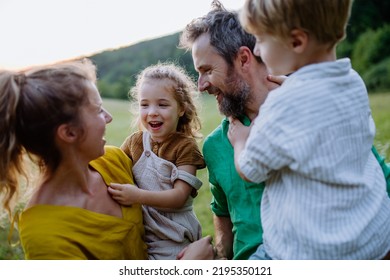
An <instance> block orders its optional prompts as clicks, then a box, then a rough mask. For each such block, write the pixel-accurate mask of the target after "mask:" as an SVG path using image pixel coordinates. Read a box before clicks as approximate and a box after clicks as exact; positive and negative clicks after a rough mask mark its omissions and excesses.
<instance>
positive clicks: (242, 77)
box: [180, 1, 277, 259]
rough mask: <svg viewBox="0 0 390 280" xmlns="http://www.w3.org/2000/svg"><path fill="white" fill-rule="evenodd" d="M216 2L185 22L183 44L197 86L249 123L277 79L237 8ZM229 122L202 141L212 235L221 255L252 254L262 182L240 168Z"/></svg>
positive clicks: (259, 233) (257, 232)
mask: <svg viewBox="0 0 390 280" xmlns="http://www.w3.org/2000/svg"><path fill="white" fill-rule="evenodd" d="M212 5H213V9H212V10H211V11H210V12H209V13H208V14H207V15H205V16H204V17H201V18H198V19H195V20H193V21H192V22H191V23H190V24H188V25H187V27H186V28H185V30H184V32H183V34H182V36H181V39H180V46H181V47H182V48H186V49H190V50H192V57H193V61H194V67H195V69H196V71H197V72H198V73H199V78H198V87H199V90H200V91H207V92H208V93H209V94H213V95H215V97H216V99H217V103H218V107H219V110H220V111H221V113H223V114H224V115H226V116H232V117H235V118H239V119H240V120H241V121H242V122H243V123H244V124H246V125H249V124H250V122H251V120H253V119H254V118H255V117H256V116H257V114H258V110H259V106H260V104H262V103H263V102H264V100H265V98H266V96H267V93H268V92H269V90H271V89H273V88H274V87H276V86H277V85H276V84H273V83H272V82H270V81H268V80H267V72H266V69H265V66H264V64H263V63H262V62H261V60H260V59H259V58H258V57H255V56H254V54H253V52H252V50H253V48H254V46H255V39H254V37H253V36H252V35H249V34H248V33H246V32H245V31H244V30H243V29H242V27H241V25H240V23H239V20H238V18H237V14H236V13H233V12H229V11H226V10H225V9H224V8H223V7H222V5H221V4H220V3H219V2H218V1H213V4H212ZM228 126H229V122H228V121H227V119H224V120H223V121H222V123H221V125H220V126H218V127H217V128H216V129H215V130H214V131H213V132H212V133H211V134H210V135H209V136H208V137H207V138H206V140H205V142H204V145H203V154H204V157H205V161H206V165H207V167H208V171H209V181H210V185H211V192H212V194H213V199H212V203H211V209H212V211H213V213H214V216H213V222H214V228H215V237H214V241H215V247H216V252H217V256H218V258H226V259H248V258H249V256H250V255H251V254H252V253H253V252H254V251H255V250H256V248H257V247H258V245H259V244H260V243H261V242H262V228H261V222H260V213H259V205H260V199H261V195H262V192H263V189H264V184H253V183H248V182H245V181H243V180H242V179H241V178H240V177H239V175H238V174H237V172H236V170H235V167H234V162H233V148H232V146H231V145H230V142H229V140H228V138H227V131H228Z"/></svg>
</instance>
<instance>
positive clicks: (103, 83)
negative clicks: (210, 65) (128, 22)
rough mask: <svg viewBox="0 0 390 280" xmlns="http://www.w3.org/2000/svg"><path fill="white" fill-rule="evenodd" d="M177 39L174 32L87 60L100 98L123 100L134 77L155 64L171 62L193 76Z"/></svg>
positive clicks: (191, 67)
mask: <svg viewBox="0 0 390 280" xmlns="http://www.w3.org/2000/svg"><path fill="white" fill-rule="evenodd" d="M179 36H180V33H175V34H172V35H169V36H165V37H161V38H156V39H152V40H148V41H143V42H141V43H138V44H135V45H131V46H128V47H123V48H119V49H116V50H107V51H104V52H102V53H99V54H96V55H93V56H91V57H89V58H90V59H92V60H93V61H94V62H95V63H96V65H97V68H98V77H99V82H98V83H99V89H100V92H101V94H102V96H104V97H111V98H124V99H126V98H127V92H128V91H129V89H130V87H131V86H132V85H133V84H134V81H135V76H136V75H137V74H138V73H139V72H140V71H141V70H142V69H143V68H145V67H147V66H149V65H151V64H155V63H157V62H166V61H173V62H175V63H178V64H180V65H182V66H183V67H185V68H186V69H187V71H188V72H189V73H191V74H192V75H195V72H194V67H193V64H192V57H191V53H189V52H185V51H184V50H182V49H179V48H178V47H177V46H178V43H179Z"/></svg>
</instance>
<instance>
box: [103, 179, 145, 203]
mask: <svg viewBox="0 0 390 280" xmlns="http://www.w3.org/2000/svg"><path fill="white" fill-rule="evenodd" d="M108 192H109V193H110V194H111V196H112V198H113V199H115V200H116V201H118V202H119V203H120V204H122V205H127V206H128V205H132V204H134V203H140V201H139V200H140V197H139V196H140V192H141V190H140V189H139V188H138V187H137V186H135V185H131V184H116V183H111V184H110V186H109V187H108Z"/></svg>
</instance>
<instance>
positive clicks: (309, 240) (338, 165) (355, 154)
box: [238, 59, 390, 259]
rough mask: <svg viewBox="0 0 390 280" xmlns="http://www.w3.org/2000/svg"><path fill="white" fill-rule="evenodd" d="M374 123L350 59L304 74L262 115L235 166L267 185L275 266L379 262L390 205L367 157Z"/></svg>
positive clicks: (387, 243) (274, 95)
mask: <svg viewBox="0 0 390 280" xmlns="http://www.w3.org/2000/svg"><path fill="white" fill-rule="evenodd" d="M374 135H375V124H374V122H373V119H372V117H371V111H370V107H369V100H368V95H367V91H366V88H365V85H364V83H363V81H362V79H361V78H360V77H359V75H358V74H357V73H356V72H355V71H354V70H352V69H351V63H350V60H349V59H341V60H337V61H334V62H323V63H319V64H312V65H308V66H306V67H303V68H301V69H300V70H298V71H297V72H295V73H294V74H293V75H291V76H290V77H289V78H288V79H287V81H286V82H285V83H284V84H283V85H282V86H281V87H280V88H278V89H276V90H274V91H272V92H271V93H270V94H269V96H268V98H267V99H266V101H265V102H264V104H263V105H262V106H261V108H260V115H259V116H258V118H257V119H256V120H255V122H254V126H253V127H252V129H251V132H250V135H249V138H248V140H247V143H246V146H245V149H244V151H243V153H242V154H241V155H240V157H239V161H238V164H239V166H240V169H241V171H242V173H243V174H244V175H245V176H246V177H247V178H248V179H250V180H251V181H253V182H262V181H266V187H265V190H264V194H263V198H262V203H261V219H262V223H263V230H264V234H263V240H264V246H265V250H266V252H267V253H268V255H270V256H271V257H272V258H273V259H380V258H381V257H383V256H384V255H385V254H386V253H387V252H388V251H389V250H390V238H389V237H390V199H389V197H388V196H387V194H386V183H385V181H384V176H383V172H382V170H381V168H380V166H379V164H378V161H377V160H376V159H375V156H374V155H373V153H372V152H371V147H372V144H373V138H374Z"/></svg>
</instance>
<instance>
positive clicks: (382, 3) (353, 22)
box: [89, 0, 390, 99]
mask: <svg viewBox="0 0 390 280" xmlns="http://www.w3.org/2000/svg"><path fill="white" fill-rule="evenodd" d="M389 11H390V1H388V0H370V1H367V0H355V1H354V4H353V8H352V13H351V18H350V21H349V24H348V27H347V37H346V39H345V40H343V41H342V42H341V43H340V44H339V46H338V48H337V56H338V57H350V58H351V60H352V65H353V68H354V69H355V70H356V71H358V72H359V74H360V75H361V76H362V77H363V80H364V81H365V83H366V85H367V88H368V90H369V92H370V93H374V92H390V47H389V46H390V13H389ZM179 37H180V32H178V33H174V34H171V35H168V36H164V37H161V38H156V39H152V40H148V41H144V42H141V43H138V44H135V45H131V46H127V47H122V48H118V49H114V50H106V51H103V52H101V53H98V54H95V55H93V56H90V57H89V58H90V59H92V60H93V61H94V62H95V63H96V65H97V69H98V87H99V90H100V92H101V94H102V96H103V97H107V98H119V99H128V92H129V89H130V88H131V87H132V86H133V85H134V82H135V78H136V75H137V74H138V73H139V72H140V71H141V70H142V69H143V68H145V67H147V66H149V65H151V64H155V63H158V62H167V61H171V62H175V63H178V64H180V65H182V66H183V67H184V68H185V69H186V70H187V71H188V73H189V74H190V75H191V76H193V78H196V77H197V74H196V72H195V70H194V67H193V62H192V57H191V53H189V52H185V51H184V50H182V49H179V48H178V47H177V46H178V43H179Z"/></svg>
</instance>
